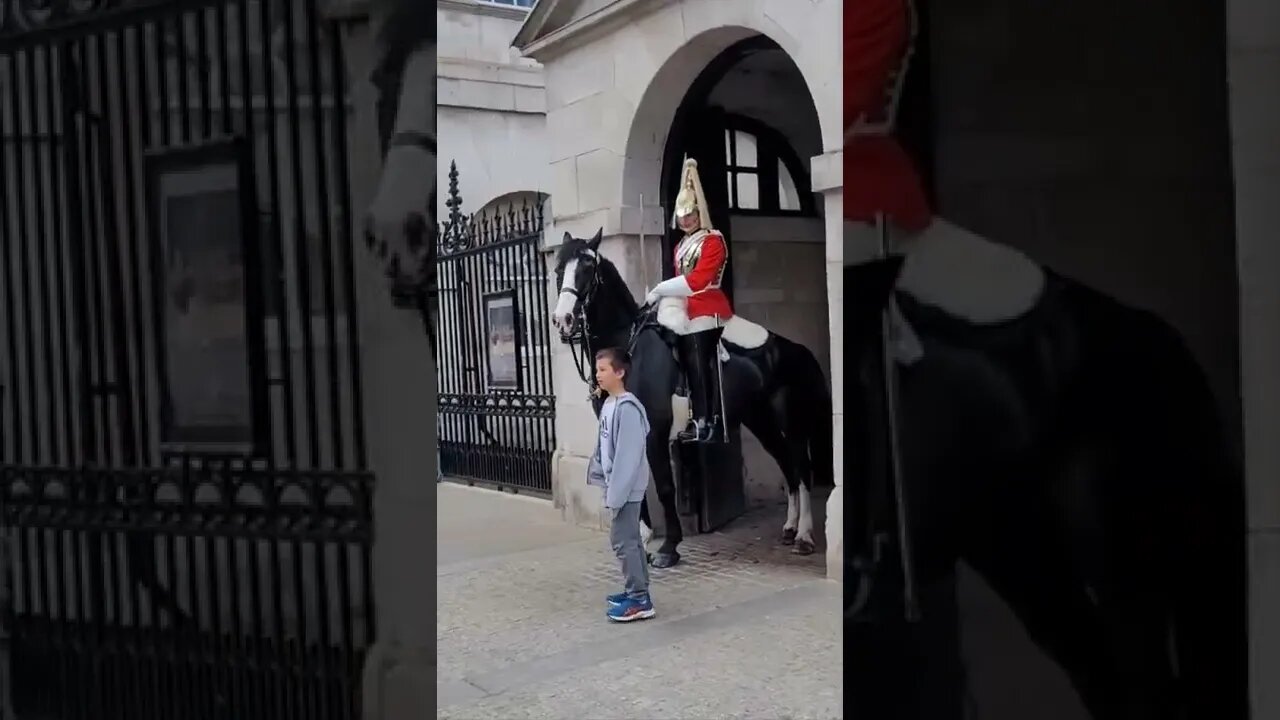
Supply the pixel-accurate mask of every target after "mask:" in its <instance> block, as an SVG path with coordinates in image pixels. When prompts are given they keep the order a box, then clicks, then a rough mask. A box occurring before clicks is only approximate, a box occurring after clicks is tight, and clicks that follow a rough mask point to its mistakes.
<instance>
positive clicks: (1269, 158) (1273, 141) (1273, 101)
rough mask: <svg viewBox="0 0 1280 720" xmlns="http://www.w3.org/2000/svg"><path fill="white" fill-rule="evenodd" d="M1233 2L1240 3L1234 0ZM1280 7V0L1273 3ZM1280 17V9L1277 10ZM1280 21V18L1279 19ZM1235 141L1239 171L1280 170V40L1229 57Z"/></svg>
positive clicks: (1234, 157) (1232, 127)
mask: <svg viewBox="0 0 1280 720" xmlns="http://www.w3.org/2000/svg"><path fill="white" fill-rule="evenodd" d="M1232 4H1233V5H1236V4H1240V3H1232ZM1270 4H1271V5H1273V6H1276V7H1277V8H1280V3H1270ZM1275 14H1276V15H1277V16H1278V17H1280V9H1277V10H1276V11H1275ZM1278 22H1280V21H1278ZM1228 76H1229V83H1230V90H1231V100H1230V102H1231V112H1230V115H1231V142H1232V145H1233V151H1234V152H1233V161H1232V162H1233V165H1234V167H1235V170H1236V172H1237V173H1240V172H1251V171H1268V172H1277V171H1280V132H1276V128H1277V127H1280V92H1277V83H1276V78H1277V77H1278V76H1280V42H1278V43H1277V44H1276V45H1274V46H1272V47H1269V48H1268V49H1266V50H1249V51H1240V50H1233V51H1232V52H1230V53H1229V57H1228Z"/></svg>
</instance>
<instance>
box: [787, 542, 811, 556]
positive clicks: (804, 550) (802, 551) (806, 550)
mask: <svg viewBox="0 0 1280 720" xmlns="http://www.w3.org/2000/svg"><path fill="white" fill-rule="evenodd" d="M813 550H814V547H813V543H812V542H810V541H808V540H797V541H796V546H795V547H794V548H792V549H791V552H793V553H795V554H796V555H812V554H813Z"/></svg>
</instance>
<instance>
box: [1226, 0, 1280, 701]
mask: <svg viewBox="0 0 1280 720" xmlns="http://www.w3.org/2000/svg"><path fill="white" fill-rule="evenodd" d="M1227 47H1228V48H1229V49H1230V50H1263V49H1265V50H1280V3H1276V2H1273V0H1231V2H1228V3H1227ZM1272 77H1273V78H1274V77H1275V76H1274V75H1273V76H1272ZM1273 94H1274V93H1273ZM1255 717H1261V716H1259V715H1255Z"/></svg>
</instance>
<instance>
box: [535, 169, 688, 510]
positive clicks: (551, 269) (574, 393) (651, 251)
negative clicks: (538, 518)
mask: <svg viewBox="0 0 1280 720" xmlns="http://www.w3.org/2000/svg"><path fill="white" fill-rule="evenodd" d="M657 194H658V193H657V190H656V189H655V190H654V192H653V194H652V197H655V198H656V196H657ZM570 200H571V201H572V198H571V199H570ZM649 201H650V195H648V194H646V196H645V204H646V205H649ZM566 204H568V205H569V206H570V207H572V205H571V204H569V203H566ZM638 205H639V197H637V198H636V206H634V207H633V206H628V207H607V208H603V209H600V210H595V211H591V212H587V213H583V214H577V215H574V216H570V217H559V218H557V219H555V221H554V222H553V224H551V225H550V226H549V227H548V228H547V230H546V243H547V248H546V249H547V263H548V266H547V275H548V282H549V283H551V285H553V286H554V284H555V256H556V253H557V252H558V250H559V247H560V243H561V242H562V240H563V238H564V234H565V233H566V232H567V233H569V234H570V235H572V236H574V237H580V238H590V237H592V236H594V235H595V234H596V232H602V234H603V238H604V239H603V241H602V242H601V243H600V252H601V254H602V255H604V257H606V258H608V259H609V261H610V262H612V263H613V264H614V265H616V266H617V268H618V272H619V273H620V274H621V275H622V278H623V279H624V280H625V281H626V282H627V286H628V287H629V288H630V289H631V293H632V294H633V295H634V296H635V297H636V298H637V299H640V298H641V297H642V295H643V294H644V286H645V283H646V282H647V283H648V285H649V287H653V285H654V283H656V282H658V281H659V280H661V279H662V269H661V266H660V264H659V263H660V262H661V258H662V234H661V233H662V228H663V225H662V218H663V215H662V212H663V211H662V209H661V208H658V207H652V206H650V207H646V208H645V209H644V211H643V213H642V212H641V210H640V208H639V207H638ZM556 207H557V208H558V207H561V206H560V205H557V206H556ZM642 219H643V228H644V232H643V235H644V241H645V242H644V247H645V249H644V253H643V260H644V265H645V269H644V271H643V272H642V271H641V257H642V253H641V252H640V237H641V222H642ZM558 295H559V288H556V287H552V288H551V289H550V292H549V295H548V297H549V302H550V305H551V306H554V305H555V303H556V298H557V296H558ZM546 312H547V313H550V312H551V307H548V308H547V310H546ZM587 360H588V361H590V358H587ZM552 371H553V376H552V378H553V387H554V388H555V391H556V444H557V446H558V447H557V448H556V455H555V460H554V467H553V473H552V492H553V497H554V500H555V505H556V507H557V508H559V509H560V511H561V514H562V516H563V517H564V519H565V521H566V522H569V523H571V524H574V525H581V526H583V527H590V528H593V529H599V530H604V529H607V528H608V520H607V515H606V514H605V513H604V512H603V509H602V508H603V506H602V503H601V499H602V498H601V495H600V489H599V488H595V487H591V486H589V485H587V479H586V473H587V457H588V456H589V455H590V454H591V451H592V449H593V448H594V445H595V440H596V419H595V413H594V412H593V411H592V409H591V404H590V402H589V401H588V399H587V385H586V383H584V382H583V380H582V378H581V376H580V375H579V370H578V367H577V365H576V362H575V358H574V356H573V354H572V353H571V351H570V349H569V347H568V346H567V345H564V344H562V343H560V342H559V341H558V340H556V341H555V348H554V350H553V354H552ZM650 490H652V486H650ZM650 501H651V507H652V508H655V509H656V508H658V507H661V506H660V505H656V504H652V503H656V502H657V496H656V495H653V494H652V493H651V497H650ZM652 515H654V516H657V515H659V513H657V512H656V511H655V512H653V513H652ZM655 519H656V520H660V518H655Z"/></svg>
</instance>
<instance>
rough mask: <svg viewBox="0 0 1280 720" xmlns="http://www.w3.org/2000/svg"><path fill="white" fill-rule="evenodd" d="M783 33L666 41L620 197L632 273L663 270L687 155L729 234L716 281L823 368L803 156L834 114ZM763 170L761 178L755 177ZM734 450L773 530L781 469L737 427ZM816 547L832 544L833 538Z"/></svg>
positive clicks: (813, 226)
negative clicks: (632, 210) (633, 235)
mask: <svg viewBox="0 0 1280 720" xmlns="http://www.w3.org/2000/svg"><path fill="white" fill-rule="evenodd" d="M775 37H777V38H780V40H775ZM792 40H793V38H791V37H790V36H788V35H787V34H786V33H781V32H778V31H777V30H776V29H773V31H772V33H771V34H766V33H764V32H760V31H757V30H753V29H751V28H746V27H740V26H725V27H718V28H713V29H710V30H707V31H705V32H703V33H701V34H698V35H696V36H694V37H692V38H690V39H689V40H688V41H687V42H686V43H685V44H684V45H682V46H680V47H679V48H677V49H675V50H674V51H673V52H672V53H671V55H670V56H669V57H668V58H667V59H666V61H665V62H664V63H663V64H662V65H661V67H660V68H658V69H657V71H656V72H655V73H654V74H653V77H652V79H651V81H650V83H649V84H648V86H647V87H646V88H645V90H644V92H643V93H642V94H641V96H640V99H639V104H638V105H637V107H636V110H635V114H634V116H633V120H632V124H631V127H630V132H629V134H628V137H627V144H626V151H625V152H626V155H625V158H624V166H623V183H622V191H623V196H624V197H623V201H622V204H623V205H624V206H627V205H636V204H638V203H639V200H640V197H641V196H642V195H643V197H644V198H646V200H645V201H644V205H645V207H644V208H643V210H644V212H645V214H646V221H645V222H644V229H645V232H646V236H647V239H646V241H645V257H644V260H643V265H644V266H643V268H642V269H641V271H640V272H639V273H638V274H639V275H640V276H641V280H642V283H643V285H644V286H645V287H648V286H651V285H652V284H653V283H655V282H657V281H658V280H660V279H662V278H663V277H666V276H669V275H670V268H669V267H668V264H669V263H668V262H666V258H667V257H669V253H670V251H671V247H672V245H673V242H674V240H675V237H674V236H673V235H672V233H671V231H670V230H669V228H668V224H669V223H668V220H667V210H668V208H669V206H670V203H671V201H672V196H673V194H674V190H675V185H676V184H677V183H678V172H679V167H680V165H681V163H682V161H683V158H684V156H685V155H686V154H688V155H689V156H690V157H695V158H696V159H697V160H698V162H699V167H700V169H701V170H702V177H703V184H704V189H705V190H706V192H707V196H708V201H709V202H710V204H711V205H712V217H713V222H714V223H715V225H716V227H717V228H719V229H720V230H722V232H725V234H726V236H727V237H728V240H729V244H730V265H729V268H728V272H727V273H726V277H725V282H726V286H727V290H728V292H729V294H730V296H731V297H732V298H733V299H734V304H735V309H736V311H737V312H738V313H740V314H742V315H743V316H744V317H747V318H749V319H752V320H755V321H757V322H760V323H762V324H765V325H766V326H768V327H769V328H770V329H771V330H774V331H776V332H779V333H781V334H783V335H786V336H788V337H789V338H791V339H794V340H796V341H798V342H800V343H801V344H803V345H805V346H806V347H808V348H809V349H810V350H811V351H812V352H813V353H814V354H815V355H816V356H817V357H818V358H819V362H820V363H821V364H822V366H823V368H824V370H828V373H827V374H828V377H830V370H831V363H832V357H833V355H832V347H831V323H830V322H829V319H830V318H832V314H831V312H830V310H831V308H830V307H829V303H828V293H827V292H826V288H827V280H826V262H825V260H826V255H827V253H826V238H827V231H826V228H825V219H824V215H826V217H831V218H832V220H833V221H835V219H836V218H838V217H840V215H839V213H838V212H836V213H831V214H829V215H828V214H826V213H825V210H826V209H827V208H826V203H824V202H823V201H822V199H821V198H820V197H819V196H818V195H817V194H815V192H814V187H813V183H812V182H811V175H810V161H811V159H812V158H813V157H816V156H820V155H822V154H823V151H824V149H825V147H826V144H825V141H826V139H827V138H826V131H827V130H828V128H829V127H834V124H833V123H835V124H838V120H839V118H838V117H833V116H831V115H828V116H827V117H824V116H823V115H822V113H821V112H820V111H819V100H818V98H817V97H816V96H815V94H814V93H813V92H812V91H811V89H810V88H811V82H810V78H809V77H807V76H806V74H805V72H804V70H803V69H802V67H801V66H800V63H799V62H797V60H796V58H795V57H794V56H793V55H792V54H791V53H789V52H788V51H787V48H786V44H789V43H790V42H791V41H792ZM744 90H745V92H744ZM762 98H765V99H762ZM748 140H749V141H750V143H751V156H752V160H751V161H749V162H747V163H745V164H746V165H748V166H749V167H754V168H755V169H757V170H758V171H759V172H756V173H751V172H749V171H745V170H744V171H742V174H739V170H740V167H739V166H742V165H744V162H743V161H742V158H741V154H742V153H741V149H740V148H739V147H738V143H740V142H743V141H748ZM731 145H732V147H733V148H734V149H733V150H732V151H731V150H730V149H729V147H730V146H731ZM731 152H732V153H733V155H734V156H735V160H734V161H733V162H730V158H729V157H728V156H729V154H730V153H731ZM770 164H773V165H772V167H769V165H770ZM766 175H767V178H768V182H763V181H762V179H763V178H765V177H766ZM781 177H785V181H784V183H786V184H791V185H794V186H796V187H798V188H800V189H799V191H798V192H797V193H796V195H797V197H798V198H800V199H799V200H795V201H794V202H793V203H791V204H790V205H788V203H786V202H783V201H781V200H780V198H779V197H778V196H779V195H781V194H782V191H781V190H780V189H779V184H780V180H779V178H781ZM748 179H750V180H751V182H752V183H754V184H753V185H752V188H753V189H752V191H751V193H750V196H751V198H750V200H747V199H746V198H745V197H743V195H744V193H742V192H741V189H742V188H741V186H742V185H743V184H744V183H745V182H746V181H747V180H748ZM731 186H732V187H731ZM770 193H772V197H771V198H770ZM633 198H634V199H633ZM654 206H660V208H661V210H659V209H658V208H655V207H654ZM649 233H653V234H652V235H649ZM629 242H630V241H629ZM633 259H635V258H633ZM742 452H743V457H744V467H745V468H746V470H745V471H744V475H745V478H744V481H745V486H746V487H745V489H744V492H745V494H746V498H745V499H746V502H747V505H748V507H751V508H757V509H762V510H763V511H764V512H768V510H769V508H770V507H771V506H773V507H776V508H777V512H778V521H777V524H778V525H779V528H780V527H781V524H782V519H783V513H784V510H783V509H784V508H785V503H786V500H785V497H786V496H785V492H784V490H783V488H784V487H785V484H784V480H783V476H782V473H781V471H780V470H779V469H778V468H777V465H776V463H775V462H774V461H773V460H772V459H771V458H770V457H769V456H768V455H767V453H765V452H764V450H763V449H762V448H761V447H760V445H759V443H758V442H757V441H756V440H755V438H754V437H751V436H750V433H749V432H744V437H743V447H742ZM830 489H831V488H830V487H829V486H826V487H821V488H819V489H818V495H817V497H816V498H815V502H814V515H815V518H814V519H815V525H816V527H817V528H818V529H819V535H821V534H822V533H821V528H822V527H823V525H824V518H825V517H826V513H825V512H824V508H825V505H826V500H825V498H826V497H827V494H828V493H829V492H830ZM653 499H654V500H656V497H655V498H653ZM837 501H839V499H838V498H837ZM779 504H780V505H781V506H780V507H778V505H779ZM769 522H771V520H767V521H765V527H768V523H769ZM827 548H828V550H829V551H830V552H834V553H840V552H842V545H841V544H840V543H839V542H836V543H831V544H828V546H827ZM828 560H829V561H830V558H829V559H828ZM837 561H838V558H837Z"/></svg>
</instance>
